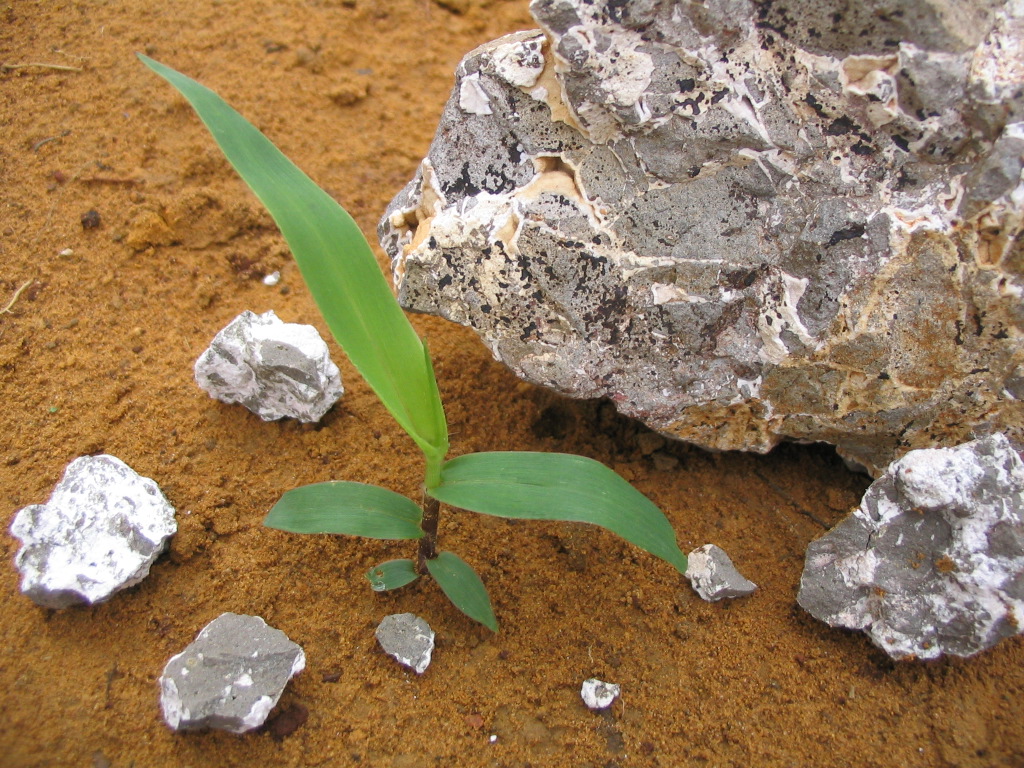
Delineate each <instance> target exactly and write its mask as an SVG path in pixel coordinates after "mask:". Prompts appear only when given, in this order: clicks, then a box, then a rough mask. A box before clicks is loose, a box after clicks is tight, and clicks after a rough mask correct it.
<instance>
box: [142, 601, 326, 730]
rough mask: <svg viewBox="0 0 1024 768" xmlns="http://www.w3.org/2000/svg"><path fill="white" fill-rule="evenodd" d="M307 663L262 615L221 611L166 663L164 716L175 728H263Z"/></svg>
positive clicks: (162, 700)
mask: <svg viewBox="0 0 1024 768" xmlns="http://www.w3.org/2000/svg"><path fill="white" fill-rule="evenodd" d="M305 667H306V654H305V653H304V652H303V650H302V648H300V647H299V646H298V645H297V644H296V643H293V642H292V641H291V640H289V639H288V637H287V635H285V633H284V632H282V631H281V630H279V629H274V628H273V627H270V626H267V623H266V622H265V621H264V620H263V619H261V618H260V617H259V616H245V615H240V614H236V613H224V614H221V615H220V616H218V617H217V618H216V619H214V620H213V621H211V622H210V623H209V624H207V625H206V627H205V628H204V629H203V630H202V631H201V632H200V633H199V636H198V637H196V639H195V640H194V641H193V642H192V643H190V644H189V645H188V646H186V648H185V650H184V651H182V652H181V653H179V654H178V655H176V656H173V657H172V658H171V659H170V661H168V662H167V665H166V666H165V667H164V672H163V674H162V675H161V676H160V706H161V709H162V710H163V715H164V720H165V721H166V722H167V724H168V725H169V726H170V727H171V728H173V729H174V730H176V731H196V730H203V729H206V728H216V729H219V730H223V731H229V732H231V733H245V732H246V731H251V730H253V729H254V728H259V727H260V726H261V725H263V723H264V722H265V721H266V719H267V715H269V714H270V711H271V710H272V709H273V708H274V706H275V705H276V704H277V700H278V699H279V698H280V697H281V694H282V692H283V691H284V688H285V686H286V685H287V684H288V681H289V680H291V679H292V678H293V677H294V676H295V675H297V674H299V672H301V671H302V670H303V669H305Z"/></svg>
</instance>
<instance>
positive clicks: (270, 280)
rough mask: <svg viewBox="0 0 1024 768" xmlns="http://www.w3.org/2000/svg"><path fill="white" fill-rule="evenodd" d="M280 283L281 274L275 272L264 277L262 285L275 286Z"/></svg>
mask: <svg viewBox="0 0 1024 768" xmlns="http://www.w3.org/2000/svg"><path fill="white" fill-rule="evenodd" d="M280 282H281V273H280V272H276V271H275V272H271V273H270V274H269V275H264V277H263V284H264V285H269V286H275V285H277V284H278V283H280Z"/></svg>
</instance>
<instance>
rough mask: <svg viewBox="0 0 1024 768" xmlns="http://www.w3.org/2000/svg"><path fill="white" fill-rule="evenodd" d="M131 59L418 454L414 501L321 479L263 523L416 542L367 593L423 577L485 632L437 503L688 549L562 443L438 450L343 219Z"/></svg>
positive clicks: (421, 391) (422, 397) (237, 129)
mask: <svg viewBox="0 0 1024 768" xmlns="http://www.w3.org/2000/svg"><path fill="white" fill-rule="evenodd" d="M139 58H140V59H141V60H142V61H143V62H144V63H145V64H146V65H147V66H148V67H149V68H150V69H152V70H153V71H154V72H156V73H157V74H158V75H160V76H161V77H163V78H164V79H166V80H167V81H168V82H169V83H170V84H171V85H172V86H174V87H175V88H176V89H177V90H178V91H179V92H180V93H181V94H182V95H183V96H184V97H185V98H186V99H187V100H188V101H189V103H190V104H191V105H192V107H193V108H194V109H195V110H196V112H197V113H198V115H199V118H200V119H201V120H202V121H203V123H204V124H205V125H206V127H207V128H208V129H209V130H210V133H211V134H212V135H213V138H214V139H215V140H216V142H217V144H218V145H219V146H220V148H221V150H222V151H223V152H224V154H225V156H226V157H227V159H228V161H229V162H230V163H231V165H232V166H233V167H234V168H235V170H236V171H238V173H239V175H240V176H241V177H242V179H243V180H244V181H245V182H246V183H247V184H248V185H249V187H250V188H251V189H252V191H253V192H254V193H255V194H256V196H257V197H258V198H259V199H260V200H261V201H262V202H263V204H264V205H265V206H266V207H267V210H268V211H269V212H270V215H271V216H272V217H273V218H274V221H275V222H276V223H277V225H278V226H279V227H280V229H281V232H282V234H283V235H284V237H285V240H286V241H287V243H288V245H289V247H290V248H291V251H292V254H293V256H294V257H295V261H296V263H297V264H298V266H299V270H300V271H301V272H302V277H303V279H304V280H305V282H306V285H307V286H308V287H309V290H310V292H311V293H312V294H313V298H314V300H315V301H316V303H317V306H318V307H319V308H320V311H321V312H322V313H323V316H324V319H325V320H326V322H327V325H328V327H329V328H330V329H331V333H333V334H334V338H335V339H336V340H337V342H338V344H339V345H340V346H341V348H342V349H343V350H344V351H345V353H346V354H347V355H348V357H349V359H350V360H351V361H352V364H353V365H354V366H355V367H356V369H357V370H358V371H359V373H360V374H361V375H362V376H363V378H364V379H366V381H367V383H368V384H369V385H370V387H371V388H372V389H373V391H374V392H375V393H376V394H377V396H378V397H379V398H380V400H381V402H382V403H383V404H384V406H385V407H386V408H387V409H388V411H389V412H390V413H391V414H392V416H394V418H395V419H396V420H397V421H398V423H399V424H400V425H401V427H402V428H403V429H404V430H405V431H406V432H407V433H408V434H409V436H410V437H411V438H412V439H413V441H414V442H415V443H416V445H417V446H419V448H420V450H421V451H422V452H423V457H424V461H425V467H424V480H423V494H424V501H423V503H422V504H419V503H416V502H414V501H412V500H411V499H409V498H406V497H405V496H402V495H400V494H398V493H395V492H393V491H390V490H387V489H386V488H379V487H377V486H373V485H366V484H363V483H355V482H345V481H338V482H328V483H317V484H314V485H307V486H304V487H301V488H295V489H294V490H291V491H288V492H287V493H285V494H284V496H282V497H281V500H280V501H279V502H278V503H277V504H275V505H274V507H273V508H272V509H271V510H270V513H269V514H268V515H267V517H266V520H264V525H267V526H269V527H271V528H277V529H280V530H283V531H290V532H293V533H333V534H346V535H350V536H365V537H369V538H376V539H399V540H401V539H414V540H417V541H418V553H417V557H416V559H415V560H414V559H403V560H389V561H388V562H385V563H381V564H380V565H378V566H376V567H375V568H372V569H370V571H369V573H367V578H368V579H369V581H370V585H371V586H372V588H373V589H375V590H377V591H384V590H390V589H397V588H399V587H403V586H405V585H407V584H409V583H411V582H412V581H414V580H416V579H417V578H419V577H420V576H424V575H429V576H431V577H432V578H433V579H434V580H435V581H436V582H437V584H438V585H439V586H440V587H441V590H442V591H443V592H444V593H445V595H447V596H448V598H449V599H450V600H451V602H452V603H453V604H454V605H455V606H456V607H457V608H458V609H459V610H461V611H462V612H463V613H465V614H466V615H467V616H469V617H470V618H471V619H474V620H475V621H478V622H480V623H481V624H483V625H485V626H487V627H488V628H490V629H491V630H493V631H497V628H498V623H497V620H496V619H495V617H494V611H493V609H492V607H491V602H490V599H489V597H488V595H487V590H486V589H485V588H484V585H483V582H482V581H481V580H480V578H479V576H477V574H476V573H475V572H474V571H473V569H472V568H471V567H470V566H469V565H468V564H466V563H465V562H464V561H463V560H462V559H461V558H459V557H458V556H456V555H454V554H452V553H451V552H444V551H441V550H439V549H438V541H437V526H438V516H439V514H440V507H441V504H446V505H449V506H451V507H455V508H460V509H466V510H471V511H473V512H479V513H483V514H486V515H495V516H498V517H504V518H515V519H519V520H560V521H574V522H582V523H591V524H594V525H598V526H601V527H603V528H606V529H608V530H610V531H612V532H613V533H616V534H618V535H619V536H621V537H622V538H624V539H626V540H627V541H629V542H631V543H632V544H634V545H636V546H638V547H640V548H641V549H644V550H646V551H647V552H650V553H651V554H653V555H655V556H657V557H659V558H661V559H662V560H665V561H667V562H668V563H670V564H671V565H673V566H674V567H675V568H676V569H677V570H679V571H680V572H685V570H686V556H685V555H683V553H682V551H681V550H680V549H679V547H678V545H677V544H676V539H675V532H674V531H673V530H672V526H671V525H670V524H669V522H668V520H667V519H666V518H665V516H664V515H663V514H662V513H661V510H659V509H658V508H657V507H656V506H655V505H654V504H653V503H652V502H651V501H650V500H649V499H647V498H646V497H645V496H644V495H643V494H642V493H640V492H639V491H638V490H636V489H635V488H634V487H633V486H631V485H630V484H629V483H627V482H626V481H625V480H624V479H622V478H621V477H620V476H619V475H617V474H616V473H615V472H613V471H612V470H611V469H609V468H608V467H606V466H604V465H603V464H601V463H600V462H597V461H594V460H592V459H587V458H584V457H582V456H573V455H567V454H560V453H529V452H494V453H474V454H468V455H465V456H459V457H457V458H454V459H451V460H448V459H447V454H448V425H447V422H446V421H445V415H444V408H443V407H442V405H441V398H440V394H439V392H438V388H437V381H436V380H435V378H434V368H433V363H432V362H431V359H430V355H429V354H428V352H427V349H426V346H425V345H424V344H423V342H422V340H421V339H420V338H419V336H418V335H417V334H416V332H415V330H414V329H413V327H412V324H411V323H410V322H409V320H408V318H407V317H406V315H405V313H404V312H403V311H402V308H401V307H400V306H399V304H398V302H397V301H396V299H395V297H394V294H393V293H392V292H391V288H390V286H389V285H388V283H387V280H386V279H385V277H384V274H383V273H382V272H381V270H380V268H379V266H378V265H377V260H376V259H375V257H374V255H373V251H372V250H371V248H370V246H369V244H368V243H367V241H366V238H365V237H364V236H363V234H362V232H360V230H359V228H358V226H357V225H356V223H355V222H354V221H353V220H352V217H351V216H349V215H348V213H347V212H346V211H345V210H344V209H343V208H342V207H341V206H340V205H339V204H338V203H336V202H335V201H334V200H333V199H332V198H331V197H330V196H329V195H328V194H327V193H326V192H324V191H323V190H322V189H320V188H319V187H318V186H317V185H316V184H315V183H314V182H313V181H312V180H311V179H310V178H309V177H308V176H306V175H305V174H304V173H303V172H302V171H301V170H299V169H298V168H297V167H296V166H295V165H294V164H293V163H292V162H291V161H290V160H288V158H286V157H285V156H284V155H283V154H282V153H281V152H280V151H279V150H278V149H277V148H276V147H275V146H274V145H273V144H272V143H271V142H270V141H269V140H268V139H267V138H266V137H265V136H263V134H261V133H260V132H259V131H258V130H256V128H255V127H253V126H252V124H250V123H249V122H248V121H247V120H245V118H243V117H242V116H241V115H240V114H238V113H237V112H236V111H235V110H233V109H232V108H231V107H230V106H228V105H227V104H226V103H225V102H224V101H223V100H222V99H221V98H220V97H219V96H217V94H215V93H214V92H213V91H211V90H209V89H208V88H206V87H204V86H202V85H200V84H199V83H197V82H195V81H194V80H192V79H190V78H188V77H186V76H185V75H182V74H180V73H179V72H176V71H174V70H173V69H170V68H168V67H166V66H164V65H162V64H159V63H158V62H156V61H153V60H152V59H149V58H147V57H145V56H141V55H140V56H139Z"/></svg>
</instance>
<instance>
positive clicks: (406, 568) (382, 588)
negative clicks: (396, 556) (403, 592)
mask: <svg viewBox="0 0 1024 768" xmlns="http://www.w3.org/2000/svg"><path fill="white" fill-rule="evenodd" d="M419 576H420V575H419V574H418V573H416V564H415V563H414V562H413V561H412V560H409V559H408V558H405V559H402V560H388V561H387V562H385V563H381V564H380V565H378V566H375V567H373V568H371V569H370V570H368V571H367V572H366V578H367V579H368V580H369V581H370V587H371V588H372V589H373V591H374V592H387V591H388V590H389V589H398V588H399V587H404V586H405V585H406V584H411V583H412V582H414V581H416V579H418V578H419Z"/></svg>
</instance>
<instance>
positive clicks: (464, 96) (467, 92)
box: [459, 72, 494, 115]
mask: <svg viewBox="0 0 1024 768" xmlns="http://www.w3.org/2000/svg"><path fill="white" fill-rule="evenodd" d="M459 106H460V107H462V110H463V111H464V112H468V113H469V114H471V115H493V114H494V111H493V110H492V109H491V102H490V99H489V98H488V97H487V91H485V90H484V87H483V86H482V85H480V74H479V73H477V72H474V73H473V74H472V75H466V77H464V78H463V79H462V85H461V86H459Z"/></svg>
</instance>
